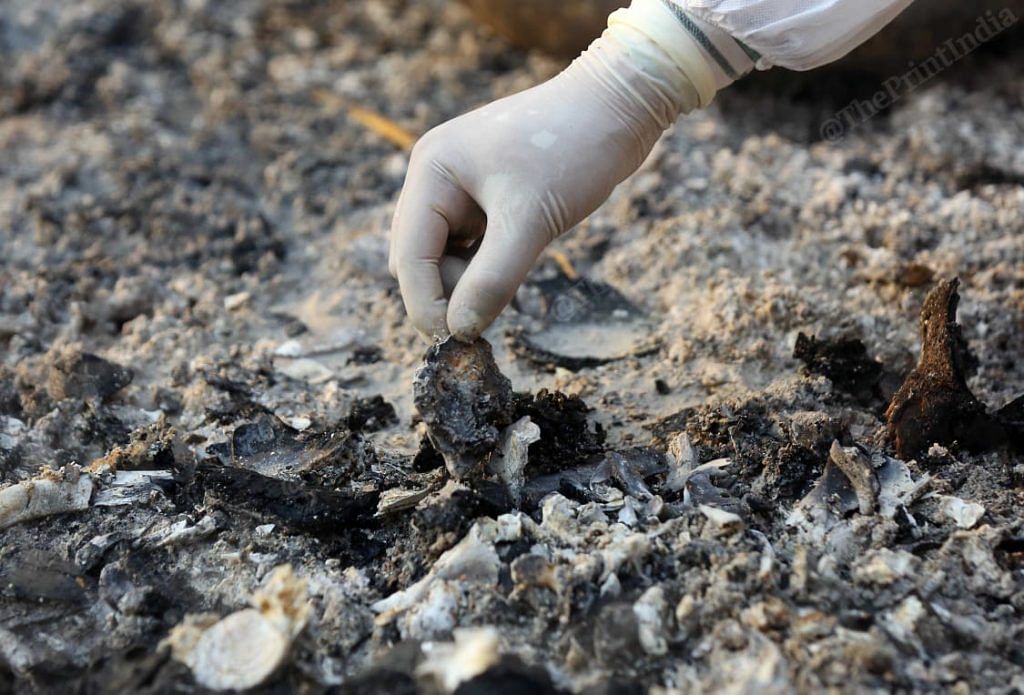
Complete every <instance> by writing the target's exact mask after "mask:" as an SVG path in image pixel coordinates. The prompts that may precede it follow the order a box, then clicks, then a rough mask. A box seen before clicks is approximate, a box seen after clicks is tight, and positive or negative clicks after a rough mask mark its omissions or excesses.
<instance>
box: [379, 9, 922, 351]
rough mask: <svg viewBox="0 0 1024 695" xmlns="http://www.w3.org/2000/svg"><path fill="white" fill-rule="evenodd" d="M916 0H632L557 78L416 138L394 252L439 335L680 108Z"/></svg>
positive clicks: (500, 287) (485, 317)
mask: <svg viewBox="0 0 1024 695" xmlns="http://www.w3.org/2000/svg"><path fill="white" fill-rule="evenodd" d="M909 2H910V0H633V2H632V4H631V5H630V6H629V7H628V8H626V9H622V10H617V11H616V12H613V13H612V14H611V16H610V17H609V18H608V28H607V30H606V31H605V32H604V34H603V35H602V36H601V37H600V38H599V39H597V40H596V41H594V43H593V44H591V46H590V47H589V48H588V49H587V50H586V51H585V52H584V53H583V54H582V55H581V56H580V57H579V58H577V59H576V60H575V61H574V62H573V63H572V65H570V66H569V67H568V68H566V69H565V70H564V71H563V72H562V73H560V74H559V75H557V76H555V77H554V78H552V79H551V80H549V81H547V82H545V83H543V84H541V85H538V86H536V87H533V88H531V89H528V90H526V91H524V92H520V93H519V94H514V95H512V96H510V97H506V98H504V99H500V100H498V101H496V102H494V103H491V104H488V105H486V106H484V107H481V108H479V109H477V110H475V111H472V112H470V113H467V114H465V115H463V116H459V117H458V118H456V119H454V120H452V121H449V122H447V123H444V124H442V125H440V126H438V127H436V128H434V129H433V130H431V131H430V132H429V133H427V134H426V135H424V136H423V138H421V140H420V141H419V142H418V143H417V145H416V147H415V148H414V149H413V153H412V157H411V159H410V162H409V171H408V174H407V176H406V181H405V184H404V186H403V188H402V193H401V195H400V196H399V200H398V205H397V207H396V210H395V217H394V220H393V222H392V228H391V237H390V250H389V255H388V266H389V270H390V272H391V274H392V275H393V276H395V277H396V278H397V279H398V284H399V289H400V291H401V294H402V300H403V302H404V303H405V307H406V311H407V313H408V314H409V318H410V320H411V321H412V323H413V325H414V326H415V327H416V328H417V330H418V331H419V332H420V333H421V334H422V335H423V336H424V337H425V338H427V339H428V340H430V339H434V338H437V337H442V336H445V335H447V334H449V333H451V334H452V335H454V336H455V337H457V338H460V339H466V340H468V339H471V338H474V337H476V336H478V335H480V333H481V332H482V331H483V330H484V329H485V328H487V326H489V325H490V324H491V322H492V321H493V320H494V319H495V317H497V315H498V314H499V313H500V312H501V311H502V309H503V308H504V307H505V306H506V304H508V302H509V301H510V300H511V299H512V297H513V296H514V294H515V292H516V289H517V288H518V287H519V285H520V283H521V282H522V281H523V279H524V278H525V277H526V274H527V273H528V272H529V270H530V267H531V266H532V265H533V263H534V262H535V261H536V259H537V256H538V255H539V254H540V253H541V251H543V249H544V247H545V246H546V245H547V244H548V243H550V242H551V241H552V240H553V239H555V238H556V237H557V236H559V235H560V234H563V233H564V232H566V231H568V230H569V229H571V228H572V227H574V226H575V225H576V224H578V223H579V222H580V221H581V220H583V219H584V218H585V217H586V216H587V215H589V214H590V213H591V212H593V211H594V210H595V209H597V207H598V206H599V205H600V204H601V203H603V202H604V201H605V200H606V199H607V197H608V196H609V195H610V194H611V192H612V190H613V189H614V188H615V186H617V185H618V184H619V183H620V182H621V181H622V180H623V179H625V178H626V177H627V176H629V175H630V174H631V173H633V172H634V171H635V170H636V169H637V168H638V167H639V166H640V164H642V163H643V161H644V159H645V158H646V157H647V155H648V154H649V153H650V151H651V148H652V147H653V146H654V143H655V142H656V141H657V139H658V138H659V137H660V136H661V134H662V132H663V131H664V130H665V129H666V128H668V127H669V126H670V125H671V124H672V123H673V122H674V121H675V120H676V118H678V117H679V115H680V114H683V113H688V112H689V111H692V110H693V109H697V108H702V107H704V106H707V105H708V104H709V103H710V102H711V100H712V99H713V98H714V95H715V93H716V92H717V91H718V90H720V89H722V88H723V87H725V86H727V85H728V84H730V83H731V82H733V81H734V80H736V79H738V78H739V77H741V76H743V75H744V74H746V73H748V72H750V71H751V70H753V69H754V68H755V67H758V68H765V67H768V66H770V65H782V66H785V67H790V68H795V69H808V68H811V67H814V66H815V65H820V64H822V63H825V62H828V61H829V60H833V59H835V58H838V57H840V56H842V55H843V54H845V53H846V52H847V51H849V50H850V49H851V48H853V47H854V46H855V45H856V44H857V43H859V42H861V41H863V40H864V39H866V38H867V37H868V36H870V35H871V34H872V33H874V32H875V31H877V30H878V29H880V28H881V27H882V26H883V25H884V24H885V23H886V22H887V21H889V20H890V19H892V17H894V16H895V15H896V14H897V13H898V12H899V11H900V10H901V9H903V8H904V7H905V6H906V5H907V4H909Z"/></svg>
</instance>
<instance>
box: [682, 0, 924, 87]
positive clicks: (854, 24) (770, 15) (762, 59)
mask: <svg viewBox="0 0 1024 695" xmlns="http://www.w3.org/2000/svg"><path fill="white" fill-rule="evenodd" d="M664 1H665V2H667V3H670V4H671V5H672V6H673V7H674V8H675V9H676V10H677V13H678V14H679V15H680V16H688V17H690V18H692V19H693V20H695V21H696V22H702V23H705V24H708V25H712V26H714V27H716V28H717V29H719V30H720V31H722V32H724V33H725V34H727V35H728V36H730V37H732V38H733V39H735V40H736V41H738V42H740V43H741V44H742V45H743V46H744V47H746V48H747V49H749V51H750V53H751V55H752V56H755V57H756V59H757V67H758V68H759V69H762V70H763V69H767V68H769V67H771V66H773V65H778V66H780V67H784V68H789V69H790V70H812V69H814V68H816V67H819V66H822V65H825V64H827V63H831V62H832V61H835V60H839V59H840V58H842V57H843V56H844V55H846V54H847V53H849V52H850V51H852V50H853V49H854V48H856V47H857V46H859V45H860V44H862V43H864V42H865V41H867V40H868V39H869V38H871V37H872V36H874V35H875V34H877V33H878V32H879V31H881V30H882V28H883V27H884V26H885V25H886V24H888V23H889V22H891V21H892V20H893V19H895V18H896V16H897V15H898V14H899V13H900V12H902V11H903V10H905V9H906V8H907V7H908V6H909V5H910V3H911V2H913V0H664ZM684 23H685V21H684Z"/></svg>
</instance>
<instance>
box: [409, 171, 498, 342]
mask: <svg viewBox="0 0 1024 695" xmlns="http://www.w3.org/2000/svg"><path fill="white" fill-rule="evenodd" d="M475 208H476V204H475V203H473V201H472V199H470V198H469V196H468V195H467V194H466V193H465V192H464V191H463V190H462V189H461V188H460V187H459V186H458V185H457V184H456V183H455V182H454V180H453V177H451V176H450V175H449V174H448V173H447V171H446V170H445V169H444V167H443V166H441V165H439V164H437V163H435V162H432V163H431V164H430V165H428V166H425V167H424V166H414V167H413V168H411V169H410V172H409V176H408V179H407V181H406V184H405V187H404V188H403V190H402V193H401V196H400V197H399V201H398V208H397V210H396V211H395V218H394V222H393V223H392V229H391V235H392V238H391V249H390V255H391V257H390V259H389V265H390V266H391V267H392V268H393V271H394V274H395V276H396V277H397V279H398V286H399V289H400V291H401V293H402V300H403V302H404V303H405V310H406V313H408V315H409V319H410V320H411V321H412V323H413V325H414V326H415V327H416V329H417V330H418V331H419V332H420V333H422V334H423V335H424V336H425V337H427V338H438V337H444V336H447V335H448V325H447V321H446V315H447V312H448V300H447V298H446V297H445V288H444V282H443V278H442V262H443V260H444V254H445V250H446V247H447V244H448V241H449V237H450V236H451V235H452V234H455V235H456V236H458V235H460V234H463V233H465V230H466V228H467V226H469V227H472V226H475V225H476V224H477V223H478V221H477V220H476V217H477V214H475V213H474V209H475Z"/></svg>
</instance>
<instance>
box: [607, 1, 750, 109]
mask: <svg viewBox="0 0 1024 695" xmlns="http://www.w3.org/2000/svg"><path fill="white" fill-rule="evenodd" d="M608 33H610V34H611V35H612V36H614V37H615V38H616V39H618V40H620V41H621V42H623V43H625V44H627V45H628V46H629V47H630V49H631V53H635V54H636V55H637V56H638V57H639V58H640V59H641V60H646V61H647V62H649V63H652V64H654V63H663V62H665V60H667V62H668V63H669V65H670V66H671V68H670V69H671V71H673V72H676V73H679V75H673V76H672V77H674V78H675V80H676V81H678V79H679V76H680V75H681V76H682V78H683V80H684V81H685V82H686V83H688V85H692V87H693V88H694V89H696V92H697V95H698V102H697V103H696V104H694V105H686V106H688V107H689V108H684V109H683V110H682V112H683V113H685V112H687V111H689V110H692V109H693V108H704V107H706V106H707V105H708V104H710V103H711V100H712V99H713V98H714V96H715V93H716V92H717V91H718V90H720V89H723V88H724V87H726V86H728V85H730V84H732V82H734V81H735V80H737V79H739V78H740V77H742V76H743V75H745V74H747V73H748V72H750V71H751V70H753V69H754V66H755V62H756V61H757V59H758V57H759V56H757V54H755V53H753V51H750V50H749V49H746V48H745V47H744V46H743V45H742V44H741V43H739V42H738V41H736V40H735V39H733V38H732V37H730V36H729V35H728V34H727V33H725V32H724V31H722V30H721V29H718V28H717V27H716V26H714V25H712V24H709V23H707V22H705V21H703V20H700V19H697V18H695V17H693V16H692V15H690V14H689V13H687V12H685V11H683V10H682V8H680V7H679V6H678V5H675V4H673V3H671V2H669V1H668V0H633V2H632V4H631V5H630V6H629V7H628V8H625V9H621V10H616V11H615V12H613V13H612V14H611V15H610V16H609V17H608ZM641 44H646V45H641ZM652 54H657V58H659V59H661V60H657V59H654V60H652ZM659 67H660V66H659ZM666 77H667V76H666ZM684 90H685V86H684Z"/></svg>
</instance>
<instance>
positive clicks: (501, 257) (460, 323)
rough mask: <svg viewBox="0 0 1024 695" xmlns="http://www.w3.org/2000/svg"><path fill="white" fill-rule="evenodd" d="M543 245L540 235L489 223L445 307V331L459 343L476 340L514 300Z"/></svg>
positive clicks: (543, 239) (543, 241)
mask: <svg viewBox="0 0 1024 695" xmlns="http://www.w3.org/2000/svg"><path fill="white" fill-rule="evenodd" d="M545 244H546V241H545V237H544V234H541V233H532V232H530V231H527V230H526V229H517V228H510V227H504V226H501V225H499V224H495V223H493V222H492V223H489V224H488V227H487V231H486V232H485V233H484V237H483V241H482V242H481V244H480V249H479V250H478V251H477V252H476V255H475V256H473V259H472V260H471V261H470V262H469V266H468V267H467V268H466V270H465V272H464V273H463V274H462V277H461V278H460V279H459V282H458V284H457V285H456V286H455V289H454V290H453V291H452V294H451V300H450V301H449V303H448V329H449V330H450V331H451V333H452V335H454V336H455V337H456V338H459V339H460V340H472V339H474V338H476V337H477V336H479V335H480V334H481V333H482V332H483V331H484V330H485V329H486V328H487V327H488V326H490V325H491V323H492V322H493V321H494V319H495V318H497V316H498V314H500V313H501V311H502V310H503V309H504V308H505V306H506V305H507V304H508V303H509V302H510V301H511V300H512V297H514V296H515V293H516V290H517V289H518V288H519V285H520V284H522V282H523V280H524V279H525V278H526V274H527V273H528V272H529V271H530V268H531V267H532V266H533V264H534V262H535V261H536V260H537V257H538V256H539V255H540V252H541V251H542V250H543V249H544V246H545Z"/></svg>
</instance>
